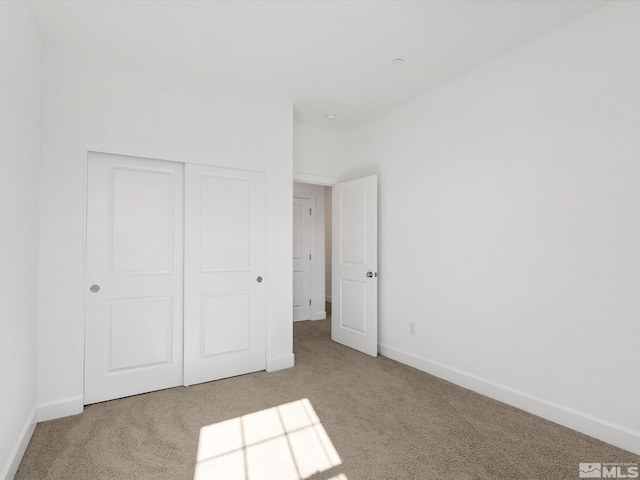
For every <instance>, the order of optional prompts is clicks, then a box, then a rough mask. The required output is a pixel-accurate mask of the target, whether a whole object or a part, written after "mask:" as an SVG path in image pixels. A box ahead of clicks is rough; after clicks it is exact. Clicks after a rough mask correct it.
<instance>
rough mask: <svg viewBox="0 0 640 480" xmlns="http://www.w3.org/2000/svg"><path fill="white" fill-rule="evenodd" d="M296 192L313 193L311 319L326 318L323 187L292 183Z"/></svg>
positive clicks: (294, 193) (294, 194) (294, 192)
mask: <svg viewBox="0 0 640 480" xmlns="http://www.w3.org/2000/svg"><path fill="white" fill-rule="evenodd" d="M296 194H302V195H313V198H314V203H315V207H314V208H315V212H314V213H315V214H314V216H313V218H314V225H313V228H314V232H313V233H314V238H313V242H312V248H313V251H312V252H311V320H322V319H323V318H326V312H325V310H324V296H325V290H324V285H325V282H324V277H325V271H324V264H325V261H324V238H325V233H324V230H325V225H324V187H321V186H320V185H310V184H307V183H298V182H294V183H293V196H294V197H295V196H296Z"/></svg>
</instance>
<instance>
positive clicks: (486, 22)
mask: <svg viewBox="0 0 640 480" xmlns="http://www.w3.org/2000/svg"><path fill="white" fill-rule="evenodd" d="M606 3H608V2H607V0H464V1H454V0H444V1H436V0H433V1H302V0H298V1H200V2H194V1H173V2H167V1H153V2H152V1H127V2H114V1H56V0H53V1H41V2H36V4H35V5H36V13H37V17H38V21H39V23H40V27H41V29H42V34H43V36H44V38H46V39H50V40H54V41H57V42H60V43H63V44H68V45H71V46H76V47H77V48H83V49H91V50H92V51H93V50H95V51H98V52H101V53H104V54H108V55H111V56H113V55H118V56H122V57H127V58H128V59H129V60H130V61H133V62H143V63H145V64H158V65H164V66H171V68H173V69H176V68H184V69H185V71H192V72H194V73H197V74H201V75H206V76H208V77H210V78H211V79H212V81H213V82H216V83H220V84H227V85H234V86H240V87H242V88H248V89H257V90H260V91H267V92H273V93H274V94H277V95H285V96H287V97H290V98H292V99H293V102H294V106H295V119H296V121H298V122H301V123H305V124H309V125H315V126H321V127H326V128H330V129H333V130H339V131H349V130H351V129H353V128H355V127H357V126H360V125H362V124H364V123H367V122H369V121H371V120H373V119H374V118H376V117H378V116H380V115H382V114H384V113H386V112H388V111H390V110H392V109H394V108H396V107H398V106H399V105H401V104H403V103H405V102H407V101H409V100H411V99H413V98H415V97H417V96H419V95H421V94H423V93H425V92H427V91H429V90H431V89H433V88H435V87H437V86H438V85H441V84H443V83H445V82H447V81H449V80H452V79H453V78H455V77H457V76H459V75H461V74H463V73H465V72H468V71H470V70H472V69H474V68H476V67H478V66H480V65H482V64H484V63H487V62H489V61H491V60H493V59H495V58H497V57H499V56H501V55H503V54H505V53H507V52H509V51H511V50H513V49H516V48H518V47H520V46H522V45H524V44H526V43H528V42H530V41H531V40H533V39H535V38H538V37H540V36H542V35H544V34H545V33H548V32H550V31H552V30H554V29H556V28H558V27H560V26H562V25H564V24H566V23H568V22H570V21H572V20H575V19H576V18H578V17H581V16H582V15H585V14H587V13H589V12H591V11H593V10H595V9H597V8H599V7H601V6H602V5H604V4H606ZM395 58H403V59H404V60H405V63H404V65H403V66H401V67H396V66H393V65H392V61H393V60H394V59H395ZM328 112H333V113H336V114H337V119H336V120H334V121H332V122H329V121H327V120H326V119H325V117H324V116H325V114H326V113H328Z"/></svg>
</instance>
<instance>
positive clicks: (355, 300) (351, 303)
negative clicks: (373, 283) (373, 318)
mask: <svg viewBox="0 0 640 480" xmlns="http://www.w3.org/2000/svg"><path fill="white" fill-rule="evenodd" d="M340 298H341V299H342V302H341V303H340V321H341V327H343V328H348V329H350V330H353V331H356V332H359V333H367V322H366V315H367V308H366V306H367V284H366V282H354V281H353V280H346V279H340Z"/></svg>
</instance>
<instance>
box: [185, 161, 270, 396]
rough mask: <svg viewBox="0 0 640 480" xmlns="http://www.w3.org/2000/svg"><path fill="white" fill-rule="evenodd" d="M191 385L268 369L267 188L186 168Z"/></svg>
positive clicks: (216, 171)
mask: <svg viewBox="0 0 640 480" xmlns="http://www.w3.org/2000/svg"><path fill="white" fill-rule="evenodd" d="M185 191H186V195H185V310H184V311H185V321H184V336H185V355H184V361H185V371H184V379H185V385H192V384H196V383H201V382H208V381H211V380H216V379H219V378H225V377H231V376H234V375H241V374H244V373H250V372H255V371H258V370H264V369H265V363H266V361H265V317H266V305H265V302H266V282H267V281H268V280H269V279H267V278H264V277H265V271H266V270H265V268H266V210H265V200H266V185H265V174H264V173H259V172H251V171H242V170H234V169H228V168H218V167H209V166H204V165H191V164H187V165H186V166H185Z"/></svg>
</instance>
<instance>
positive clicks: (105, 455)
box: [16, 321, 640, 480]
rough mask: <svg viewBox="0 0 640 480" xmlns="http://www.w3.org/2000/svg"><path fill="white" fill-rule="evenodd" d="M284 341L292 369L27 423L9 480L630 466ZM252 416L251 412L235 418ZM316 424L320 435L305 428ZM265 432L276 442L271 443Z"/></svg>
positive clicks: (577, 442)
mask: <svg viewBox="0 0 640 480" xmlns="http://www.w3.org/2000/svg"><path fill="white" fill-rule="evenodd" d="M294 330H295V339H294V351H295V354H296V366H295V368H292V369H288V370H282V371H279V372H275V373H265V372H258V373H254V374H250V375H244V376H241V377H236V378H230V379H226V380H220V381H216V382H210V383H206V384H201V385H196V386H191V387H188V388H183V387H179V388H172V389H168V390H163V391H159V392H153V393H148V394H145V395H138V396H135V397H129V398H125V399H120V400H114V401H110V402H104V403H100V404H95V405H90V406H88V407H86V408H85V411H84V412H83V413H82V414H81V415H77V416H74V417H68V418H63V419H59V420H53V421H49V422H44V423H41V424H39V425H38V426H37V428H36V431H35V433H34V435H33V439H32V440H31V443H30V444H29V447H28V449H27V452H26V454H25V456H24V459H23V461H22V464H21V466H20V469H19V471H18V474H17V476H16V479H18V480H26V479H34V480H35V479H52V480H75V479H81V480H100V479H105V480H106V479H108V480H119V479H136V480H147V479H149V480H160V479H176V480H178V479H185V480H187V479H188V480H193V479H194V478H197V480H210V479H215V480H218V479H222V478H244V479H247V480H257V479H267V478H275V479H277V480H286V479H287V478H293V479H295V478H308V479H310V480H328V479H330V478H332V479H340V480H345V479H348V480H358V479H366V480H369V479H376V480H377V479H455V480H468V479H469V480H470V479H492V480H496V479H509V480H512V479H537V480H540V479H550V480H561V479H571V480H574V479H577V478H578V477H579V475H578V464H579V463H580V462H607V463H608V462H640V458H639V457H638V456H636V455H633V454H631V453H629V452H625V451H624V450H620V449H618V448H615V447H612V446H610V445H607V444H605V443H602V442H600V441H598V440H595V439H593V438H590V437H588V436H585V435H582V434H579V433H577V432H574V431H572V430H569V429H566V428H564V427H561V426H558V425H556V424H553V423H551V422H548V421H546V420H543V419H540V418H538V417H535V416H532V415H529V414H527V413H525V412H523V411H520V410H517V409H515V408H512V407H510V406H507V405H505V404H502V403H499V402H496V401H494V400H491V399H489V398H486V397H483V396H481V395H478V394H475V393H473V392H470V391H468V390H465V389H462V388H460V387H457V386H455V385H452V384H451V383H448V382H446V381H443V380H440V379H438V378H435V377H432V376H430V375H427V374H425V373H423V372H420V371H418V370H415V369H413V368H410V367H407V366H404V365H401V364H399V363H397V362H394V361H392V360H389V359H387V358H384V357H378V358H372V357H368V356H366V355H363V354H361V353H359V352H356V351H353V350H351V349H349V348H346V347H343V346H341V345H338V344H335V343H333V342H331V340H330V325H329V322H328V321H315V322H300V323H297V324H295V327H294ZM303 399H308V403H306V402H298V401H300V400H303ZM293 402H298V403H293ZM283 405H284V406H283ZM277 406H283V407H281V408H279V409H277V410H274V409H273V408H272V407H277ZM254 412H262V413H257V414H256V415H253V416H252V415H248V416H247V414H251V413H254ZM274 412H275V413H274ZM315 414H317V419H315V417H314V415H315ZM274 415H279V417H277V416H274ZM305 415H306V417H305ZM238 417H242V421H240V420H238ZM303 417H304V418H303ZM274 418H279V421H280V423H277V422H276V423H273V422H275V420H274ZM301 418H302V420H301ZM305 418H306V419H307V420H305ZM232 419H235V420H232ZM228 420H230V421H228ZM316 420H318V421H319V422H320V423H321V425H322V427H323V428H322V427H320V426H319V425H315V426H313V423H314V422H316ZM225 421H227V422H225ZM220 422H223V423H220ZM270 422H271V423H272V424H270ZM296 422H297V423H296ZM301 422H302V423H301ZM305 422H306V423H305ZM316 423H317V422H316ZM239 425H242V428H243V430H240V428H241V427H240V426H239ZM283 425H284V426H283ZM305 425H307V427H308V425H312V427H308V428H307V427H305ZM208 426H211V427H208ZM203 427H205V428H204V429H203ZM251 428H254V429H255V428H258V430H260V428H263V430H265V431H266V432H267V434H266V435H265V434H264V431H263V432H260V431H258V432H257V433H256V432H253V433H252V432H251ZM305 428H306V430H305ZM309 428H311V430H309ZM201 429H202V432H204V433H202V435H203V438H202V439H201V438H200V437H201ZM278 429H280V430H278ZM278 431H280V433H282V431H287V432H289V433H288V434H286V435H281V434H280V436H279V437H278V438H275V439H274V435H276V434H277V432H278ZM238 432H241V434H242V437H240V436H239V435H240V433H238ZM274 432H275V433H274ZM310 432H312V433H310ZM314 432H315V433H314ZM323 432H326V434H327V436H328V439H327V438H326V437H324V436H323ZM260 435H262V437H261V436H260ZM207 442H209V444H207ZM211 442H213V443H211ZM238 442H240V444H239V443H238ZM242 442H245V443H242ZM252 442H253V443H252ZM199 445H200V446H199ZM305 448H307V450H306V452H305V450H304V449H305ZM199 449H200V450H199ZM334 449H335V450H334ZM198 452H200V453H198ZM198 457H200V461H201V462H202V463H199V464H198V467H197V469H196V465H197V458H198ZM314 469H315V470H314Z"/></svg>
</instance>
